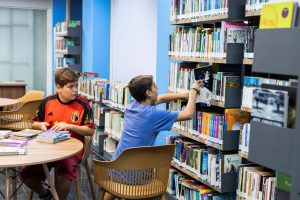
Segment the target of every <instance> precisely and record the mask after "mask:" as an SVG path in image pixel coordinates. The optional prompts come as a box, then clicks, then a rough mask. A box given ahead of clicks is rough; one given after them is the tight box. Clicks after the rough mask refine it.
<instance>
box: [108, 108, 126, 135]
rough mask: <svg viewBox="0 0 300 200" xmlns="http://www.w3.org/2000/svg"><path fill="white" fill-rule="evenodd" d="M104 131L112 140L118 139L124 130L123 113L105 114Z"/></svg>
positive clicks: (110, 112)
mask: <svg viewBox="0 0 300 200" xmlns="http://www.w3.org/2000/svg"><path fill="white" fill-rule="evenodd" d="M104 120H105V122H104V131H105V132H106V133H108V134H109V135H111V137H112V138H115V139H117V140H119V139H120V137H121V133H122V131H123V129H124V113H122V112H119V111H109V112H105V117H104Z"/></svg>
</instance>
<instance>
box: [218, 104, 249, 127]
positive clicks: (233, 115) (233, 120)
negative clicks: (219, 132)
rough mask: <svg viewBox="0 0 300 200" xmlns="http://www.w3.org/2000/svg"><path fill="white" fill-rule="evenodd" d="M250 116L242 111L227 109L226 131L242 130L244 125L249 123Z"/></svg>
mask: <svg viewBox="0 0 300 200" xmlns="http://www.w3.org/2000/svg"><path fill="white" fill-rule="evenodd" d="M249 120H250V114H249V113H247V112H242V111H241V110H240V109H226V110H225V117H224V131H234V130H240V128H241V126H242V125H243V124H244V123H247V122H249Z"/></svg>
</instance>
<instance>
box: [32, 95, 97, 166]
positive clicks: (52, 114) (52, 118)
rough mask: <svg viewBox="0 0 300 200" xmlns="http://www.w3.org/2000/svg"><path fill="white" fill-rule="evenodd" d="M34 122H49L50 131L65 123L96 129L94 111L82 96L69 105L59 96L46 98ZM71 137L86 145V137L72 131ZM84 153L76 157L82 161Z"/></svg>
mask: <svg viewBox="0 0 300 200" xmlns="http://www.w3.org/2000/svg"><path fill="white" fill-rule="evenodd" d="M33 121H38V122H47V123H49V124H50V126H48V127H47V128H48V129H50V128H52V127H53V126H54V124H56V123H59V122H65V123H67V124H74V125H78V126H83V125H84V126H87V127H89V128H92V129H95V124H94V118H93V111H92V108H91V107H90V105H89V103H88V101H87V100H86V99H84V98H82V97H80V96H77V97H76V99H75V100H72V101H70V102H68V103H63V102H62V101H61V100H60V99H59V97H58V95H57V94H54V95H51V96H48V97H46V98H45V99H44V100H43V101H42V103H41V104H40V106H39V108H38V110H37V111H36V114H35V116H34V118H33ZM70 134H71V137H73V138H76V139H78V140H80V141H81V142H82V143H84V137H83V136H81V135H79V134H77V133H75V132H72V131H70ZM82 155H83V152H81V153H79V154H77V155H76V156H77V157H78V158H79V159H80V160H81V157H82Z"/></svg>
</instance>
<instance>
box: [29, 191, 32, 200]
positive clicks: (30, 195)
mask: <svg viewBox="0 0 300 200" xmlns="http://www.w3.org/2000/svg"><path fill="white" fill-rule="evenodd" d="M32 197H33V191H32V190H30V191H29V195H28V200H32Z"/></svg>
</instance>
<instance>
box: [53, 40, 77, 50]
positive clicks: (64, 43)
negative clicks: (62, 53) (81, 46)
mask: <svg viewBox="0 0 300 200" xmlns="http://www.w3.org/2000/svg"><path fill="white" fill-rule="evenodd" d="M73 46H75V42H74V41H73V40H71V39H65V38H56V40H55V49H56V50H67V49H68V47H73Z"/></svg>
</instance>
